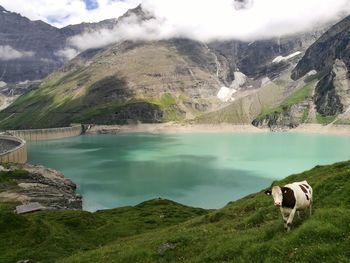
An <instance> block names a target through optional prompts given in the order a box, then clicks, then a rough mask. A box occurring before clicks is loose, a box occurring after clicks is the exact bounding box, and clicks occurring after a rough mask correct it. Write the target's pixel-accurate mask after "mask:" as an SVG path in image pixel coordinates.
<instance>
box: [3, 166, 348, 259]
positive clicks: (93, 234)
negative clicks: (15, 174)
mask: <svg viewBox="0 0 350 263" xmlns="http://www.w3.org/2000/svg"><path fill="white" fill-rule="evenodd" d="M304 179H307V180H308V182H309V183H310V184H311V185H312V186H313V188H314V193H315V194H314V215H313V216H312V217H311V218H307V217H306V216H305V215H303V217H306V218H304V219H296V220H295V224H294V229H293V230H292V232H291V233H288V234H287V233H285V232H284V230H283V223H282V220H281V218H280V214H279V211H278V210H277V209H276V208H275V207H273V205H272V200H271V199H270V198H269V197H267V196H265V195H264V193H263V192H260V193H256V194H252V195H250V196H247V197H245V198H243V199H241V200H238V201H236V202H231V203H229V204H228V205H227V206H225V207H224V208H222V209H219V210H215V211H207V212H205V211H204V210H195V209H191V208H187V207H184V206H180V205H178V204H174V203H171V202H170V203H168V202H167V201H152V202H146V203H144V204H141V205H139V206H136V207H134V208H132V207H127V208H119V209H113V210H106V211H102V212H98V213H94V214H91V213H87V212H77V211H65V212H64V211H63V212H62V211H61V212H41V213H37V214H32V215H27V216H16V215H13V214H12V213H11V212H10V210H9V208H8V207H6V206H5V207H4V206H2V207H1V208H0V242H1V245H0V250H1V251H2V252H4V253H1V254H0V262H14V261H16V260H18V259H20V258H22V259H27V258H29V259H34V260H40V262H54V261H55V260H57V259H59V262H65V263H67V262H178V261H180V262H273V261H274V262H285V261H286V260H287V261H289V262H315V261H319V262H350V250H349V247H350V195H349V192H350V161H348V162H342V163H337V164H334V165H329V166H318V167H315V168H314V169H312V170H310V171H307V172H304V173H301V174H297V175H292V176H290V177H288V178H286V179H284V180H282V181H279V182H275V184H285V183H287V182H291V181H297V180H304ZM159 202H160V203H159ZM160 214H161V215H164V216H160ZM200 214H202V215H200ZM166 218H167V219H168V220H166ZM190 218H192V219H190ZM188 219H190V220H188ZM183 221H186V222H183ZM181 222H183V223H181ZM164 244H168V245H169V244H170V247H172V248H170V249H168V250H165V251H164V250H163V251H162V250H159V248H160V247H162V245H164ZM174 246H175V247H174ZM69 255H71V256H70V257H67V256H69Z"/></svg>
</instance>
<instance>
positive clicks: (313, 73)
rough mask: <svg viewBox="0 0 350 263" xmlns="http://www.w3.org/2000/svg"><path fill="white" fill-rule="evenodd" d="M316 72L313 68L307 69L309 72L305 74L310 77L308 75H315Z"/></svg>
mask: <svg viewBox="0 0 350 263" xmlns="http://www.w3.org/2000/svg"><path fill="white" fill-rule="evenodd" d="M316 74H317V71H316V70H314V69H313V70H311V71H309V72H308V73H307V74H306V76H308V77H310V76H314V75H316Z"/></svg>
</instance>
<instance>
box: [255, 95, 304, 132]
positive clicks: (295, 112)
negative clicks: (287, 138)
mask: <svg viewBox="0 0 350 263" xmlns="http://www.w3.org/2000/svg"><path fill="white" fill-rule="evenodd" d="M309 107H310V105H309V103H308V102H307V101H306V102H302V103H298V104H293V105H290V106H288V107H285V108H283V109H282V111H276V112H272V113H270V114H267V115H265V116H264V117H262V118H257V119H255V120H253V122H252V124H253V125H254V126H256V127H261V128H268V129H270V130H272V131H280V130H289V129H293V128H296V127H298V126H299V125H300V124H301V123H304V122H305V121H306V119H307V117H308V111H309Z"/></svg>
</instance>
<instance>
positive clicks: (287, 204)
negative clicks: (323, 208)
mask: <svg viewBox="0 0 350 263" xmlns="http://www.w3.org/2000/svg"><path fill="white" fill-rule="evenodd" d="M265 194H266V195H269V196H271V195H272V197H273V200H274V203H275V206H277V207H279V208H280V210H281V214H282V217H283V222H284V228H285V229H286V230H287V232H289V231H290V227H291V225H292V222H293V219H294V215H295V212H298V215H299V211H300V210H306V209H309V213H310V216H311V213H312V211H311V206H312V188H311V186H310V185H309V184H308V182H307V181H306V180H305V181H302V182H294V183H291V184H286V185H285V186H283V187H281V186H273V187H272V188H271V189H269V190H266V191H265Z"/></svg>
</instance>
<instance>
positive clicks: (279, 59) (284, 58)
mask: <svg viewBox="0 0 350 263" xmlns="http://www.w3.org/2000/svg"><path fill="white" fill-rule="evenodd" d="M300 54H301V52H300V51H297V52H294V53H292V54H290V55H288V56H286V57H284V56H278V57H276V58H275V59H274V60H272V63H280V62H282V61H286V60H289V59H291V58H294V57H296V56H298V55H300Z"/></svg>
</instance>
